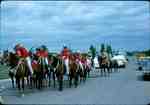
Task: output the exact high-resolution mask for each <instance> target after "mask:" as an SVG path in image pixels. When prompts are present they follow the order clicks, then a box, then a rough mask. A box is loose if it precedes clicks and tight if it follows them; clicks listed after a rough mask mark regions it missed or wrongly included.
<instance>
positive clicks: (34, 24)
mask: <svg viewBox="0 0 150 105" xmlns="http://www.w3.org/2000/svg"><path fill="white" fill-rule="evenodd" d="M1 5H2V6H1V7H2V8H1V21H2V23H1V26H2V27H1V31H2V38H7V40H8V44H7V42H3V43H5V44H4V45H5V47H6V46H11V42H12V41H9V40H11V37H13V38H16V39H19V40H20V41H22V42H23V43H29V42H30V43H34V44H36V43H46V44H48V42H52V43H60V42H61V41H62V43H65V42H67V41H70V42H69V43H71V44H73V46H76V47H81V46H80V45H82V46H84V47H86V48H87V47H88V45H90V44H92V43H94V44H98V43H101V42H105V41H106V42H107V39H105V36H107V38H108V39H109V40H111V38H112V40H111V41H112V43H116V40H117V39H115V38H118V37H119V38H122V39H120V40H121V41H122V42H121V41H119V42H118V41H117V42H118V43H120V47H121V45H122V47H125V48H127V49H130V48H129V47H128V46H127V45H126V46H125V41H123V40H124V38H126V41H127V40H130V36H133V37H137V38H139V37H140V38H141V36H143V35H144V36H149V33H150V30H149V29H150V13H149V3H148V2H146V1H141V2H138V1H117V2H116V1H84V2H83V1H60V2H58V1H38V2H35V1H3V2H2V4H1ZM113 37H114V38H113ZM41 38H42V40H40V39H41ZM24 39H26V40H25V41H23V40H24ZM34 39H35V40H34ZM139 40H141V41H142V40H149V39H137V40H135V41H136V42H137V43H138V42H139ZM108 42H109V41H108ZM34 44H33V45H34ZM58 45H60V44H54V48H52V49H55V47H57V48H59V47H58ZM114 45H115V46H116V48H117V44H114ZM142 45H143V44H141V45H140V44H137V47H138V46H139V48H141V47H140V46H142ZM115 46H114V47H115ZM51 47H53V46H51ZM130 47H131V46H130ZM132 48H133V49H134V48H135V46H132Z"/></svg>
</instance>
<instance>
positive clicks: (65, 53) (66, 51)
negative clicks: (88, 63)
mask: <svg viewBox="0 0 150 105" xmlns="http://www.w3.org/2000/svg"><path fill="white" fill-rule="evenodd" d="M69 55H70V51H69V49H68V48H65V49H63V51H62V52H61V57H64V59H67V58H69Z"/></svg>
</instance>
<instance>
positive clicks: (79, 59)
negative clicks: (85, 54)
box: [76, 50, 83, 70]
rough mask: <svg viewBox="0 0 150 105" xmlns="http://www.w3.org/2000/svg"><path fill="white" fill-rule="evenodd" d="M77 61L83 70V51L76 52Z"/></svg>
mask: <svg viewBox="0 0 150 105" xmlns="http://www.w3.org/2000/svg"><path fill="white" fill-rule="evenodd" d="M76 62H77V63H78V64H79V65H80V67H81V69H82V70H83V64H82V62H81V53H80V51H79V50H78V51H77V53H76Z"/></svg>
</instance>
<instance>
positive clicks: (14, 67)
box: [8, 52, 29, 90]
mask: <svg viewBox="0 0 150 105" xmlns="http://www.w3.org/2000/svg"><path fill="white" fill-rule="evenodd" d="M8 61H9V66H10V71H9V76H10V78H11V80H12V85H13V87H14V78H15V79H16V85H17V87H18V89H19V90H21V87H20V84H22V89H23V90H24V83H25V77H28V74H29V70H28V68H27V65H26V61H25V60H24V59H21V60H20V59H19V58H18V57H17V56H16V54H14V53H12V52H10V54H9V59H8Z"/></svg>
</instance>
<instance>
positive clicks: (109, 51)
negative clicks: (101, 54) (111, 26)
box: [106, 45, 112, 54]
mask: <svg viewBox="0 0 150 105" xmlns="http://www.w3.org/2000/svg"><path fill="white" fill-rule="evenodd" d="M106 50H107V53H108V54H112V48H111V45H107V49H106Z"/></svg>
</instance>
